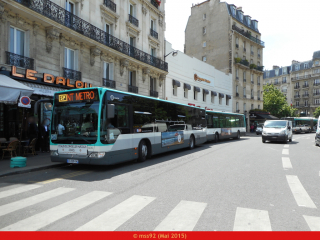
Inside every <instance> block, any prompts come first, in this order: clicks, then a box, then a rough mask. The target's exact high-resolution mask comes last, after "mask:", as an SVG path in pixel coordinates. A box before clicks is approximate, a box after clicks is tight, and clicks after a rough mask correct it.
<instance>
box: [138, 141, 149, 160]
mask: <svg viewBox="0 0 320 240" xmlns="http://www.w3.org/2000/svg"><path fill="white" fill-rule="evenodd" d="M148 150H149V149H148V145H147V143H146V141H144V140H142V141H141V142H140V144H139V158H138V162H144V161H146V160H147V156H148Z"/></svg>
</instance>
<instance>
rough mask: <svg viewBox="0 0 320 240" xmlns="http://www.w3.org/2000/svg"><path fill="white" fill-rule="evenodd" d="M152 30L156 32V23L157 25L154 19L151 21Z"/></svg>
mask: <svg viewBox="0 0 320 240" xmlns="http://www.w3.org/2000/svg"><path fill="white" fill-rule="evenodd" d="M150 28H151V29H152V30H154V31H156V23H155V21H154V20H153V19H151V21H150Z"/></svg>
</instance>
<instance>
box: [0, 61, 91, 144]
mask: <svg viewBox="0 0 320 240" xmlns="http://www.w3.org/2000/svg"><path fill="white" fill-rule="evenodd" d="M0 74H2V75H5V76H7V77H9V78H11V79H13V80H16V81H18V82H19V83H22V84H24V85H25V86H27V87H29V88H31V89H33V90H34V91H33V94H32V95H31V96H30V99H31V107H30V108H21V107H19V106H18V104H17V103H5V102H4V103H0V138H6V139H9V138H10V137H16V138H18V139H25V138H27V137H28V136H27V119H28V117H30V116H34V112H35V103H36V102H37V101H38V100H41V99H49V100H52V99H53V96H54V93H55V92H58V91H63V90H68V89H73V88H84V87H91V84H86V83H84V82H82V81H71V80H69V79H65V78H63V77H55V76H53V75H51V74H43V77H42V78H38V77H35V76H34V75H35V74H36V71H33V70H28V69H27V70H26V72H25V74H18V73H17V72H16V68H15V67H12V68H11V71H8V70H6V69H0ZM51 111H52V104H51V103H41V104H40V105H39V109H38V116H35V117H36V121H37V123H38V125H40V124H41V123H42V121H43V120H45V119H48V120H50V121H49V122H51ZM20 135H21V136H20Z"/></svg>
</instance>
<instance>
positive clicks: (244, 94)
mask: <svg viewBox="0 0 320 240" xmlns="http://www.w3.org/2000/svg"><path fill="white" fill-rule="evenodd" d="M246 95H247V94H246V88H245V87H244V88H243V97H244V98H245V97H246Z"/></svg>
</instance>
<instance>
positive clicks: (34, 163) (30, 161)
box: [0, 152, 66, 177]
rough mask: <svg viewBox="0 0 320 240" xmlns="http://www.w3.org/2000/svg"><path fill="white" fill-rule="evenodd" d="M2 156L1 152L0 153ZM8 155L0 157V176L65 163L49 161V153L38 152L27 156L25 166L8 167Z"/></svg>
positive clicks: (58, 165)
mask: <svg viewBox="0 0 320 240" xmlns="http://www.w3.org/2000/svg"><path fill="white" fill-rule="evenodd" d="M1 157H2V154H1ZM10 160H11V158H10V157H9V156H6V157H5V158H4V159H3V160H1V158H0V177H4V176H9V175H14V174H20V173H27V172H33V171H38V170H42V169H48V168H55V167H60V166H63V165H65V164H66V163H54V162H51V159H50V153H40V152H38V155H35V156H33V155H30V154H29V155H28V156H27V166H26V167H23V168H10Z"/></svg>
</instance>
